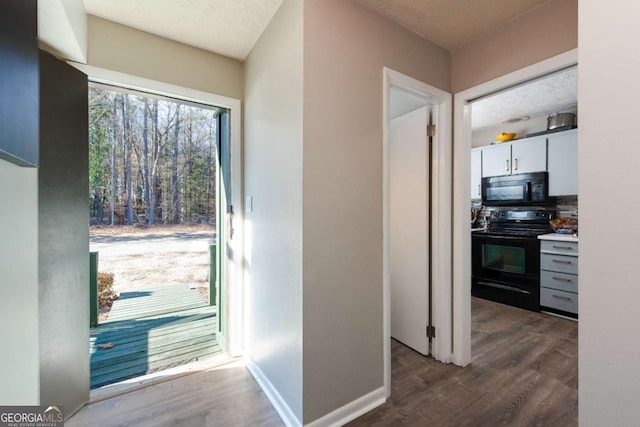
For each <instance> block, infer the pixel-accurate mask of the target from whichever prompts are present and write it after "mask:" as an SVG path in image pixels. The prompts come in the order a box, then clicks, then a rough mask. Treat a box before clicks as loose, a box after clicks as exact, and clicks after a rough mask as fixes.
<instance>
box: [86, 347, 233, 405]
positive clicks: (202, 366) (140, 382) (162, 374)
mask: <svg viewBox="0 0 640 427" xmlns="http://www.w3.org/2000/svg"><path fill="white" fill-rule="evenodd" d="M236 365H242V366H244V362H243V360H242V358H241V357H231V356H229V355H228V354H226V353H223V354H219V355H216V356H213V357H210V358H207V359H206V360H201V361H197V362H191V363H189V364H186V365H181V366H176V367H175V368H170V369H166V370H164V371H159V372H154V373H151V374H147V375H143V376H140V377H136V378H130V379H128V380H124V381H121V382H118V383H113V384H109V385H105V386H103V387H100V388H96V389H93V390H91V392H90V395H89V402H88V404H91V403H96V402H100V401H102V400H106V399H110V398H112V397H116V396H120V395H123V394H127V393H131V392H133V391H136V390H140V389H143V388H146V387H151V386H154V385H157V384H161V383H165V382H168V381H173V380H176V379H178V378H182V377H185V376H188V375H192V374H197V373H200V372H204V371H209V370H212V369H218V368H222V367H235V366H236Z"/></svg>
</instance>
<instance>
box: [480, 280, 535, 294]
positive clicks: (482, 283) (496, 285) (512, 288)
mask: <svg viewBox="0 0 640 427" xmlns="http://www.w3.org/2000/svg"><path fill="white" fill-rule="evenodd" d="M476 283H477V284H478V285H482V286H488V287H490V288H496V289H503V290H507V291H512V292H518V293H520V294H527V295H531V292H529V291H525V290H524V289H520V288H515V287H513V286H508V285H501V284H499V283H491V282H481V281H477V282H476Z"/></svg>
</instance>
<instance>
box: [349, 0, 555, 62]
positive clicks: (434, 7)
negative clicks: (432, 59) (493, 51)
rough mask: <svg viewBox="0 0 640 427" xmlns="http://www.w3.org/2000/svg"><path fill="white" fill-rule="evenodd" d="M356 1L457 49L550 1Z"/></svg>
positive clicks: (442, 44) (425, 36)
mask: <svg viewBox="0 0 640 427" xmlns="http://www.w3.org/2000/svg"><path fill="white" fill-rule="evenodd" d="M357 1H358V2H359V3H361V4H363V5H364V6H366V7H369V8H371V9H373V10H374V11H376V12H378V13H379V14H381V15H384V16H386V17H388V18H390V19H391V20H393V21H395V22H397V23H398V24H400V25H402V26H404V27H406V28H408V29H409V30H411V31H413V32H414V33H417V34H419V35H421V36H422V37H424V38H425V39H427V40H430V41H432V42H433V43H435V44H437V45H439V46H442V47H444V48H445V49H447V50H455V49H457V48H459V47H462V46H463V45H465V44H467V43H468V42H470V41H472V40H474V39H476V38H478V37H480V36H481V35H482V34H484V33H487V32H489V31H493V30H496V29H498V28H499V27H500V24H502V23H505V22H507V21H510V20H513V19H515V18H517V17H518V16H520V15H522V14H524V13H526V12H528V11H530V10H531V9H533V8H535V7H537V6H539V5H541V4H543V3H545V2H546V1H549V0H357ZM551 1H552V0H551Z"/></svg>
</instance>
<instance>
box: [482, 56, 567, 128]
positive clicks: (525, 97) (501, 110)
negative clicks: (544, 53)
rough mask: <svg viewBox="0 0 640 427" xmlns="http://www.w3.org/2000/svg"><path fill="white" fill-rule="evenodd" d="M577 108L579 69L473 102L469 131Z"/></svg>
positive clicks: (554, 74)
mask: <svg viewBox="0 0 640 427" xmlns="http://www.w3.org/2000/svg"><path fill="white" fill-rule="evenodd" d="M577 107H578V67H571V68H568V69H566V70H562V71H558V72H556V73H553V74H549V75H547V76H544V77H541V78H539V79H536V80H533V81H530V82H527V83H523V84H521V85H519V86H516V87H513V88H510V89H507V90H505V91H502V92H499V93H497V94H495V95H491V96H488V97H485V98H482V99H479V100H477V101H475V102H473V104H472V108H471V127H472V128H473V130H481V129H483V128H487V127H492V126H495V125H498V124H500V123H503V122H504V121H506V120H508V119H510V118H514V117H521V116H529V117H532V118H533V117H540V116H546V115H549V114H552V113H556V112H567V111H576V109H577Z"/></svg>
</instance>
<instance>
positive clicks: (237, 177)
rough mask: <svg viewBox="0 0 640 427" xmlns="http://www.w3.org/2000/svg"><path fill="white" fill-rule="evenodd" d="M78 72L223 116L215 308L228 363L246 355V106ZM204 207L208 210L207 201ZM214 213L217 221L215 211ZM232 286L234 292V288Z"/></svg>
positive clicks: (89, 71)
mask: <svg viewBox="0 0 640 427" xmlns="http://www.w3.org/2000/svg"><path fill="white" fill-rule="evenodd" d="M78 68H80V69H81V70H82V71H84V72H85V73H87V74H88V75H89V76H90V79H91V81H92V82H94V83H95V84H100V85H107V86H118V87H121V88H123V90H128V91H143V92H145V93H147V94H150V95H151V96H155V97H160V98H165V99H167V98H168V99H173V100H179V102H180V103H183V104H189V105H200V106H202V105H205V106H207V107H209V108H214V109H216V110H217V111H218V113H219V114H217V116H216V120H217V126H218V131H219V133H220V136H223V135H224V137H221V138H218V142H217V145H218V146H217V147H216V148H217V151H218V153H220V155H219V156H217V161H215V162H214V164H212V165H211V166H212V168H213V169H215V172H214V171H213V170H212V171H211V172H214V173H215V175H216V176H218V177H220V179H218V180H216V182H215V185H216V186H217V191H216V193H217V195H218V200H217V203H218V205H219V206H221V207H222V209H218V210H217V219H216V222H217V224H218V233H217V234H218V236H217V240H218V245H217V249H218V250H217V251H216V253H215V254H213V253H212V254H211V255H212V256H213V259H211V263H212V265H215V267H216V268H215V269H216V270H217V277H218V279H219V281H218V284H217V286H216V288H217V289H218V292H217V293H216V295H215V296H214V298H215V303H216V305H217V307H219V312H218V319H219V321H218V322H217V326H215V325H214V327H215V329H217V330H216V335H217V341H218V345H219V346H220V347H221V349H222V350H223V352H224V354H226V355H227V357H228V356H238V355H240V354H241V353H242V342H243V337H242V331H243V326H242V320H243V319H242V316H243V311H242V307H243V301H242V298H243V293H242V290H243V286H242V270H241V268H242V267H241V265H240V262H239V260H241V259H242V256H241V254H242V234H243V233H242V232H243V229H242V224H243V221H242V218H241V217H242V212H243V210H242V198H241V176H242V171H241V159H240V153H241V146H240V142H241V137H240V116H241V110H240V101H239V100H236V99H231V98H227V97H222V96H217V95H212V94H209V93H206V92H201V91H197V90H192V89H186V88H182V87H179V86H174V85H170V84H165V83H160V82H156V81H152V80H148V79H143V78H139V77H134V76H128V75H123V74H120V73H114V72H111V71H108V70H103V69H99V68H96V67H91V66H84V65H81V66H78ZM209 190H210V191H211V190H212V189H211V188H210V189H209ZM203 203H204V204H206V201H204V202H203ZM238 207H239V209H238ZM209 213H210V214H214V215H215V213H213V212H212V210H210V211H209ZM234 216H235V218H234ZM207 258H209V254H207ZM230 283H232V284H233V286H230V285H229V284H230ZM210 298H211V297H210ZM211 301H212V302H213V299H211ZM92 396H93V394H92Z"/></svg>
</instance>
